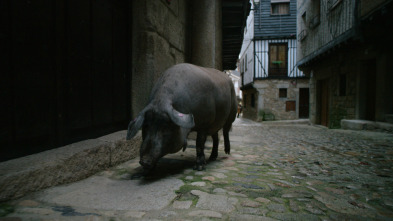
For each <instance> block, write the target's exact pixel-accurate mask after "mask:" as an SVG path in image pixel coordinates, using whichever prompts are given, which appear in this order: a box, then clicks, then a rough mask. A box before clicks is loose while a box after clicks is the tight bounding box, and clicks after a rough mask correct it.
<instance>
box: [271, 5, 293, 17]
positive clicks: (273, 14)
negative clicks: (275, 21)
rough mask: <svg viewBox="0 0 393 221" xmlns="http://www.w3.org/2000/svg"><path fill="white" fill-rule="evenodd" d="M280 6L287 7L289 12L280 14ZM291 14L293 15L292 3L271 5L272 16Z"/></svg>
mask: <svg viewBox="0 0 393 221" xmlns="http://www.w3.org/2000/svg"><path fill="white" fill-rule="evenodd" d="M280 6H281V7H282V6H286V9H287V12H283V13H280V12H278V10H279V7H280ZM276 10H277V11H276ZM275 11H276V12H275ZM290 14H291V10H290V2H277V3H271V4H270V15H272V16H277V15H290Z"/></svg>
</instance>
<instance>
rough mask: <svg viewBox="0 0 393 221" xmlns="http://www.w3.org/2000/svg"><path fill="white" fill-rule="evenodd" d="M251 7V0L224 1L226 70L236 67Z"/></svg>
mask: <svg viewBox="0 0 393 221" xmlns="http://www.w3.org/2000/svg"><path fill="white" fill-rule="evenodd" d="M250 9H251V3H250V2H249V0H223V1H222V29H223V30H222V65H223V69H224V70H233V69H235V68H236V62H237V59H238V57H239V53H240V49H241V46H242V42H243V31H244V27H245V26H246V21H247V16H248V14H249V13H250Z"/></svg>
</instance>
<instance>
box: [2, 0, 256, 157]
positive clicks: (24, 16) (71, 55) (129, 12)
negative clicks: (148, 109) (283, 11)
mask: <svg viewBox="0 0 393 221" xmlns="http://www.w3.org/2000/svg"><path fill="white" fill-rule="evenodd" d="M249 10H250V4H249V2H248V0H240V1H239V0H213V1H212V0H135V1H126V0H95V1H73V0H57V1H51V0H42V1H25V0H21V1H13V0H4V1H0V16H1V19H0V27H1V28H0V41H1V42H2V44H0V54H1V58H2V59H0V68H1V73H2V80H1V85H0V87H1V90H2V93H0V97H1V100H2V104H1V105H2V106H1V110H2V114H1V116H0V146H1V147H2V148H1V153H0V161H4V160H7V159H11V158H15V157H19V156H23V155H28V154H31V153H36V152H40V151H43V150H47V149H51V148H55V147H59V146H62V145H65V144H69V143H72V142H76V141H79V140H83V139H89V138H93V137H98V136H102V135H104V134H107V133H110V132H113V131H117V130H124V129H126V128H127V124H128V122H129V121H130V119H132V117H135V116H136V115H137V114H138V112H139V111H140V110H141V109H142V108H143V107H144V106H145V105H146V103H147V99H148V96H149V94H150V90H151V88H152V86H153V84H154V82H155V80H156V79H157V78H158V77H159V75H160V73H161V72H162V71H164V70H165V69H166V68H168V67H170V66H172V65H174V64H177V63H182V62H189V63H194V64H197V65H202V66H206V67H214V68H217V69H220V70H224V69H228V70H232V69H234V68H235V67H236V61H237V59H238V54H239V51H240V47H241V42H242V37H243V35H242V33H243V32H242V30H243V28H244V25H245V21H246V18H247V15H248V13H249Z"/></svg>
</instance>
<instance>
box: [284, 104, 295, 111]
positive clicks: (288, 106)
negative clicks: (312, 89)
mask: <svg viewBox="0 0 393 221" xmlns="http://www.w3.org/2000/svg"><path fill="white" fill-rule="evenodd" d="M285 111H286V112H289V111H296V101H287V102H285Z"/></svg>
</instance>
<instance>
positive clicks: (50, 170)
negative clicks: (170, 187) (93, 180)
mask: <svg viewBox="0 0 393 221" xmlns="http://www.w3.org/2000/svg"><path fill="white" fill-rule="evenodd" d="M125 134H126V131H121V132H117V133H114V134H110V135H107V136H104V137H101V138H98V139H91V140H84V141H81V142H77V143H73V144H70V145H67V146H64V147H60V148H57V149H52V150H48V151H44V152H41V153H37V154H33V155H30V156H26V157H22V158H18V159H13V160H9V161H6V162H2V163H0V202H1V201H6V200H9V199H15V198H19V197H22V196H23V195H25V194H27V193H29V192H34V191H38V190H40V189H44V188H48V187H51V186H55V185H59V184H64V183H69V182H74V181H77V180H81V179H84V178H86V177H88V176H90V175H92V174H94V173H97V172H99V171H101V170H103V169H105V168H108V167H109V166H113V165H115V164H118V163H121V162H124V161H126V160H129V159H132V158H135V157H137V156H138V154H137V150H138V149H139V146H140V144H141V140H142V139H141V136H140V135H137V136H136V137H135V138H134V139H133V140H131V141H126V140H125Z"/></svg>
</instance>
